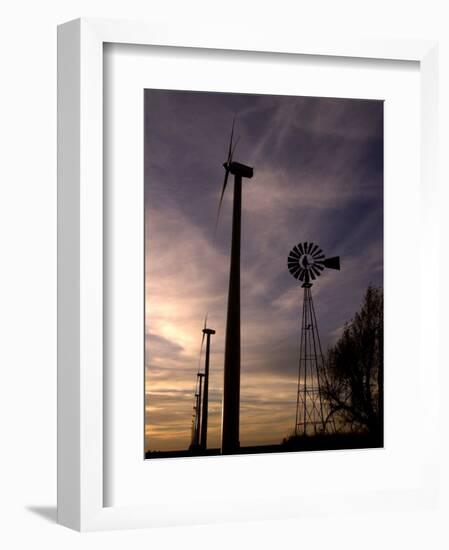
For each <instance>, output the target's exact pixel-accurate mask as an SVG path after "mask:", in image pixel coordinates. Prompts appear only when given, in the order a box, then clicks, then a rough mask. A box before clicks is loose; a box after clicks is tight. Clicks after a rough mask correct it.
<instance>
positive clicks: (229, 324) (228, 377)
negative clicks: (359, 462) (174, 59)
mask: <svg viewBox="0 0 449 550" xmlns="http://www.w3.org/2000/svg"><path fill="white" fill-rule="evenodd" d="M234 125H235V118H234V120H233V121H232V130H231V137H230V140H229V147H228V157H227V159H226V161H225V162H224V164H223V167H224V169H225V176H224V181H223V187H222V190H221V196H220V202H219V206H218V213H217V224H218V220H219V216H220V211H221V206H222V203H223V197H224V194H225V191H226V187H227V184H228V179H229V174H232V175H233V176H234V197H233V209H232V239H231V260H230V269H229V290H228V308H227V319H226V343H225V358H224V384H223V409H222V427H221V452H222V454H230V453H233V452H235V451H237V450H238V449H239V447H240V436H239V429H240V248H241V230H242V180H243V178H247V179H250V178H252V177H253V169H252V168H251V167H250V166H246V165H245V164H241V163H239V162H235V161H234V160H233V155H234V151H235V147H236V145H237V142H235V143H234V141H233V140H234Z"/></svg>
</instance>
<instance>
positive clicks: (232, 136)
mask: <svg viewBox="0 0 449 550" xmlns="http://www.w3.org/2000/svg"><path fill="white" fill-rule="evenodd" d="M234 126H235V115H234V118H233V119H232V128H231V138H230V140H229V148H228V161H227V162H228V164H229V163H230V161H231V158H232V153H233V147H232V140H233V139H234Z"/></svg>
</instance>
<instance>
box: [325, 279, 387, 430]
mask: <svg viewBox="0 0 449 550" xmlns="http://www.w3.org/2000/svg"><path fill="white" fill-rule="evenodd" d="M325 363H326V365H325V367H324V368H325V373H324V374H325V376H324V379H325V384H324V397H325V399H326V401H327V402H328V406H329V409H330V416H331V417H333V418H334V420H335V422H336V425H337V426H342V427H344V428H346V429H348V428H350V429H351V430H355V431H363V432H369V433H370V434H371V435H373V436H374V437H376V438H377V437H378V438H380V439H381V440H383V291H382V289H381V288H377V287H374V286H369V287H368V289H367V291H366V294H365V297H364V300H363V304H362V307H361V309H360V311H359V312H358V313H356V315H355V316H354V318H353V319H352V320H351V321H350V322H349V323H347V324H346V325H345V328H344V330H343V334H342V336H341V337H340V339H339V340H338V342H337V343H336V344H335V346H333V347H332V348H330V349H329V351H328V353H327V358H326V361H325Z"/></svg>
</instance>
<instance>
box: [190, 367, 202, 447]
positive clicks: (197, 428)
mask: <svg viewBox="0 0 449 550" xmlns="http://www.w3.org/2000/svg"><path fill="white" fill-rule="evenodd" d="M196 376H197V380H198V392H197V393H195V397H196V405H195V407H194V410H195V422H194V431H193V434H194V436H193V442H192V447H195V448H198V447H199V446H200V433H201V402H202V389H203V378H204V373H202V372H199V373H198V374H197V375H196Z"/></svg>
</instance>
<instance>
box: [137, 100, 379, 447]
mask: <svg viewBox="0 0 449 550" xmlns="http://www.w3.org/2000/svg"><path fill="white" fill-rule="evenodd" d="M234 114H235V115H237V119H236V131H235V134H236V136H237V137H239V138H240V139H239V142H238V146H237V150H236V153H235V156H234V160H236V161H239V162H243V163H245V164H249V165H250V166H253V167H254V177H253V179H251V180H246V181H245V180H244V184H243V211H242V220H243V221H242V264H241V269H242V274H241V278H242V279H241V280H242V289H241V294H242V313H241V314H242V378H241V418H240V431H241V434H240V440H241V444H242V445H254V444H259V443H260V444H262V443H278V442H280V441H281V440H282V438H283V437H285V436H286V435H288V434H289V433H290V432H291V431H292V429H293V427H294V420H295V411H296V384H297V371H298V353H299V347H298V337H299V323H300V311H301V309H300V307H301V303H302V290H301V288H300V285H299V284H298V283H297V282H296V281H295V279H293V277H292V276H291V275H290V273H289V272H288V271H287V265H286V261H287V255H288V252H289V251H290V249H291V248H292V246H293V245H295V244H297V243H298V242H303V241H312V242H314V243H316V244H318V245H319V246H320V247H321V248H322V249H323V251H324V253H325V254H326V256H334V255H339V256H340V257H341V271H331V270H325V272H324V274H323V275H322V276H321V277H320V278H319V279H318V281H317V282H316V283H315V284H314V286H313V289H312V293H313V296H314V303H315V309H316V313H317V318H318V324H319V328H320V335H321V339H322V343H323V348H324V349H326V348H327V346H328V345H330V344H332V343H334V342H335V341H336V339H337V338H338V336H339V335H340V334H341V330H342V327H343V325H344V323H345V322H346V321H349V320H350V319H351V317H352V316H353V314H354V313H355V311H356V310H357V309H358V308H359V306H360V304H361V301H362V298H363V294H364V292H365V290H366V287H367V286H368V284H369V283H373V284H376V285H382V280H383V102H381V101H367V100H352V99H327V98H309V97H285V96H261V95H243V94H221V93H201V92H179V91H164V90H146V91H145V222H146V250H145V253H146V415H145V418H146V432H145V433H146V448H147V449H151V450H172V449H185V448H187V446H188V444H189V442H190V427H191V418H192V412H193V411H192V406H193V394H194V389H195V382H196V372H197V370H198V360H199V347H200V341H201V329H202V325H203V322H204V316H205V314H206V312H208V313H209V323H208V324H209V326H210V327H212V328H214V329H215V330H216V331H217V334H216V336H214V337H213V340H212V357H211V378H210V396H209V410H210V416H209V438H208V439H209V441H208V443H209V446H219V435H220V420H221V397H222V395H221V394H222V387H223V353H224V330H225V323H226V300H227V285H228V273H229V251H230V229H231V206H232V202H231V200H232V189H233V183H232V179H231V178H230V180H229V185H228V189H227V193H226V195H225V199H224V202H223V208H222V214H221V220H220V225H219V229H218V234H217V239H216V242H214V239H213V233H214V225H215V217H216V212H217V205H218V200H219V195H220V191H221V185H222V181H223V177H224V169H223V166H222V164H223V162H224V161H225V160H226V152H227V147H228V141H229V134H230V128H231V124H232V118H233V116H234Z"/></svg>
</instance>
